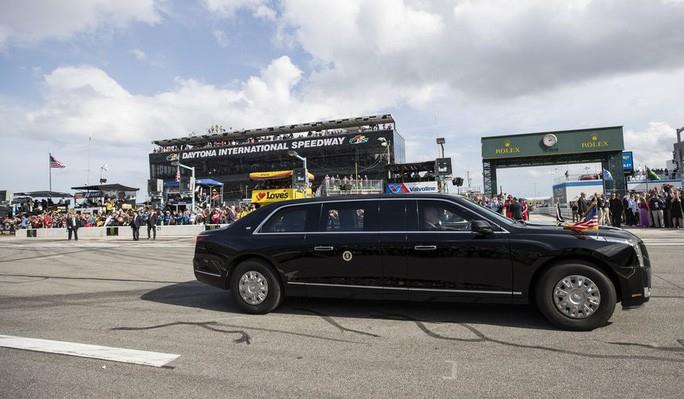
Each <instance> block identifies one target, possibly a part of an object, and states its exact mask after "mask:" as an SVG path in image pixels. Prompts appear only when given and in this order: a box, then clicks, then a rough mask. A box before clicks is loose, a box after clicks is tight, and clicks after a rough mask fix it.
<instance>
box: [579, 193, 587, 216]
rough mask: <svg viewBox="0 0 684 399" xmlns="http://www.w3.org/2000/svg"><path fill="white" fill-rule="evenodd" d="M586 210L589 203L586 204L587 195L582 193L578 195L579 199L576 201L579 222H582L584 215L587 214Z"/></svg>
mask: <svg viewBox="0 0 684 399" xmlns="http://www.w3.org/2000/svg"><path fill="white" fill-rule="evenodd" d="M588 210H589V203H587V195H586V194H584V193H582V194H580V197H579V199H578V200H577V213H578V214H579V220H582V219H583V218H584V215H585V214H586V213H587V211H588Z"/></svg>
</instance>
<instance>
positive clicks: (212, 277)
mask: <svg viewBox="0 0 684 399" xmlns="http://www.w3.org/2000/svg"><path fill="white" fill-rule="evenodd" d="M192 265H193V269H194V272H195V278H196V279H197V280H198V281H201V282H203V283H206V284H209V285H212V286H214V287H218V288H222V289H226V288H227V287H226V273H225V268H224V267H223V260H222V259H221V258H219V257H217V256H213V255H208V254H201V255H200V254H198V255H195V257H194V258H193V260H192Z"/></svg>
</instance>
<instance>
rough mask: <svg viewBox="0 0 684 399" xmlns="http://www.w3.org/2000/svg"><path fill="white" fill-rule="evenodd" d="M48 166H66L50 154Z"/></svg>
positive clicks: (62, 167) (56, 167) (54, 167)
mask: <svg viewBox="0 0 684 399" xmlns="http://www.w3.org/2000/svg"><path fill="white" fill-rule="evenodd" d="M50 168H51V169H64V168H66V166H65V165H64V164H63V163H61V162H59V161H58V160H56V159H55V157H53V156H52V154H50Z"/></svg>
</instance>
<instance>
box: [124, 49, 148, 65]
mask: <svg viewBox="0 0 684 399" xmlns="http://www.w3.org/2000/svg"><path fill="white" fill-rule="evenodd" d="M128 54H130V55H132V56H133V57H135V59H136V60H138V61H140V62H142V61H145V60H147V54H145V52H144V51H142V50H140V49H139V48H134V49H131V50H128Z"/></svg>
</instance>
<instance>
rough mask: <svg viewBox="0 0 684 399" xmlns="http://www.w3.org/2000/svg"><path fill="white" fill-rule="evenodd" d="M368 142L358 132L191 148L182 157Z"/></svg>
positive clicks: (227, 154) (191, 157)
mask: <svg viewBox="0 0 684 399" xmlns="http://www.w3.org/2000/svg"><path fill="white" fill-rule="evenodd" d="M367 142H368V137H367V136H366V135H363V134H357V135H354V136H339V137H326V138H312V139H306V140H294V141H284V142H279V143H257V144H251V145H245V146H239V147H227V148H206V149H201V150H190V151H185V152H183V153H181V155H180V158H181V159H201V158H211V157H222V156H231V155H242V154H253V153H260V152H271V151H289V150H299V149H307V148H317V147H339V146H343V145H358V144H364V143H367Z"/></svg>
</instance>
